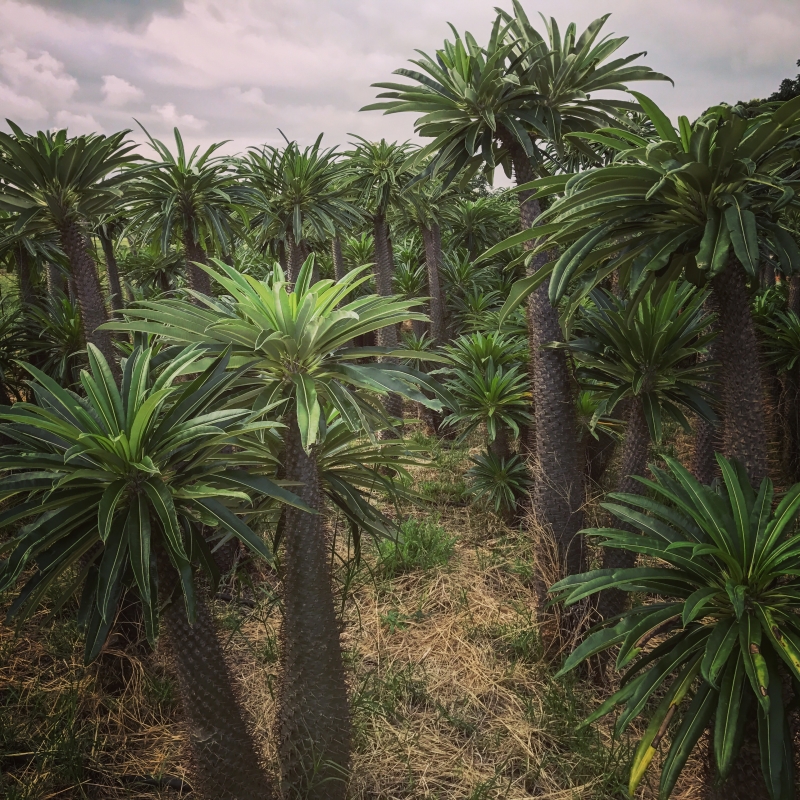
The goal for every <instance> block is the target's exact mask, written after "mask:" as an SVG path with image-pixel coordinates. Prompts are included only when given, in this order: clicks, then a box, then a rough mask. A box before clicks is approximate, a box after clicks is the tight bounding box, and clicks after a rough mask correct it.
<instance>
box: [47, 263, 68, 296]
mask: <svg viewBox="0 0 800 800" xmlns="http://www.w3.org/2000/svg"><path fill="white" fill-rule="evenodd" d="M46 271H47V293H48V294H49V295H50V297H51V298H52V299H55V298H56V297H58V293H59V292H62V293H65V292H66V285H65V281H64V276H63V274H62V273H61V270H60V269H59V268H58V267H57V266H56V265H55V264H50V263H48V264H47V267H46Z"/></svg>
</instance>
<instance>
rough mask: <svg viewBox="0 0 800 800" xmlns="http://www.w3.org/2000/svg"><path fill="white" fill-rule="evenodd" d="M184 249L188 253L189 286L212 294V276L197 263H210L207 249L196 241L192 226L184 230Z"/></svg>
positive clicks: (201, 292)
mask: <svg viewBox="0 0 800 800" xmlns="http://www.w3.org/2000/svg"><path fill="white" fill-rule="evenodd" d="M183 249H184V253H185V255H186V277H187V278H188V279H189V288H190V289H193V290H194V291H195V292H200V294H204V295H208V296H210V295H211V278H210V277H209V275H208V273H207V272H205V271H204V270H202V269H200V267H198V266H197V264H206V263H208V260H207V258H206V251H205V250H203V247H202V245H201V244H200V243H199V242H196V241H195V238H194V235H193V234H192V231H191V229H190V228H187V229H186V230H185V231H184V232H183Z"/></svg>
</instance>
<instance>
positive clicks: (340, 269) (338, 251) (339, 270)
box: [331, 233, 347, 281]
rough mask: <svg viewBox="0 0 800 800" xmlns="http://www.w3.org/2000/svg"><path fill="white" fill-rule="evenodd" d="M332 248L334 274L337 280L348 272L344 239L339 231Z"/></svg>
mask: <svg viewBox="0 0 800 800" xmlns="http://www.w3.org/2000/svg"><path fill="white" fill-rule="evenodd" d="M331 250H332V251H333V274H334V277H335V278H336V280H337V281H340V280H342V278H344V276H345V275H346V274H347V269H346V268H345V266H344V257H343V256H342V240H341V237H340V236H339V234H338V233H337V234H336V236H334V237H333V242H332V243H331Z"/></svg>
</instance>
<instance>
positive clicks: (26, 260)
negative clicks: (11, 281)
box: [14, 244, 36, 305]
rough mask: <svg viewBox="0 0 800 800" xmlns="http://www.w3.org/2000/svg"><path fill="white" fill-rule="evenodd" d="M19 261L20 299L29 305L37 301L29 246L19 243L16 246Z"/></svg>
mask: <svg viewBox="0 0 800 800" xmlns="http://www.w3.org/2000/svg"><path fill="white" fill-rule="evenodd" d="M14 255H15V256H16V261H17V280H18V281H19V299H20V300H21V301H22V302H23V303H26V304H27V305H32V304H33V303H35V302H36V294H35V293H34V291H33V279H32V276H31V255H30V253H29V252H28V248H27V247H25V246H24V245H23V244H18V245H17V246H16V248H15V253H14Z"/></svg>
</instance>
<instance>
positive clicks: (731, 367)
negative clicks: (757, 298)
mask: <svg viewBox="0 0 800 800" xmlns="http://www.w3.org/2000/svg"><path fill="white" fill-rule="evenodd" d="M711 285H712V291H713V292H714V295H715V299H716V302H717V304H718V308H719V327H720V336H719V345H718V346H719V360H720V362H721V369H720V376H719V383H720V391H721V393H722V405H723V420H722V422H723V425H722V429H723V438H722V444H723V452H724V453H725V455H726V456H727V457H728V458H737V459H739V461H741V462H742V464H743V465H744V467H745V469H746V470H747V474H748V476H749V477H750V480H751V481H752V482H754V483H755V484H756V485H757V484H758V483H760V481H761V479H762V478H764V477H765V476H766V474H767V468H768V456H767V428H766V421H765V419H764V408H763V402H764V385H763V380H762V376H761V368H760V364H759V348H758V339H757V338H756V331H755V326H754V325H753V318H752V316H751V314H750V298H749V297H748V294H747V287H746V285H745V272H744V269H743V267H742V266H741V265H740V264H739V262H738V261H737V260H736V259H735V258H731V261H730V262H729V263H728V266H727V267H726V268H725V269H724V270H723V271H722V272H721V273H720V274H719V275H717V276H716V277H715V278H714V279H713V281H712V284H711Z"/></svg>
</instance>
